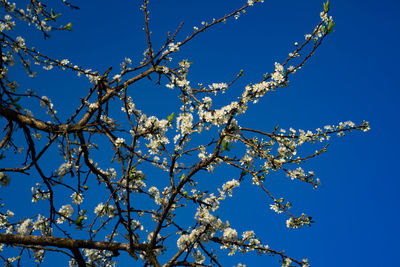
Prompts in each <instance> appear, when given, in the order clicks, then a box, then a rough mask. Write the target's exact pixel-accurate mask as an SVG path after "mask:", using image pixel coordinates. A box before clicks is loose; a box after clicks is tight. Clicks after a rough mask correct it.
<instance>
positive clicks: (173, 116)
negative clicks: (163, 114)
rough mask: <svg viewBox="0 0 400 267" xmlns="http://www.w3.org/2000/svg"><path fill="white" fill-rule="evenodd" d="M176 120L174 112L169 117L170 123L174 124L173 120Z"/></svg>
mask: <svg viewBox="0 0 400 267" xmlns="http://www.w3.org/2000/svg"><path fill="white" fill-rule="evenodd" d="M174 118H175V112H172V113H171V115H169V116H168V118H167V119H168V121H169V122H172V120H173V119H174Z"/></svg>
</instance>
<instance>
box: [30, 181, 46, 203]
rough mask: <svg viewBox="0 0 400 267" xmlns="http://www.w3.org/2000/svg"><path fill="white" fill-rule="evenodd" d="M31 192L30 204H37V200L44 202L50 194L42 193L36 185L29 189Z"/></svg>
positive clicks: (38, 185)
mask: <svg viewBox="0 0 400 267" xmlns="http://www.w3.org/2000/svg"><path fill="white" fill-rule="evenodd" d="M31 191H32V202H38V201H39V200H46V199H49V198H50V192H48V191H44V190H43V189H42V185H41V184H39V183H36V187H32V188H31Z"/></svg>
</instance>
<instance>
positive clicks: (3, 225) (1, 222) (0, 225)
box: [0, 210, 14, 229]
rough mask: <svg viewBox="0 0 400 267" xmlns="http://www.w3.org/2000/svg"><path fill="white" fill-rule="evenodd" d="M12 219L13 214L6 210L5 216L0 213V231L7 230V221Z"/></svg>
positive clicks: (8, 224)
mask: <svg viewBox="0 0 400 267" xmlns="http://www.w3.org/2000/svg"><path fill="white" fill-rule="evenodd" d="M12 217H14V212H12V211H10V210H7V212H6V213H5V214H3V213H0V229H7V228H8V227H9V226H10V223H9V222H8V220H9V219H10V218H12Z"/></svg>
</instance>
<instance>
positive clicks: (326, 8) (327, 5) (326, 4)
mask: <svg viewBox="0 0 400 267" xmlns="http://www.w3.org/2000/svg"><path fill="white" fill-rule="evenodd" d="M324 11H325V13H328V11H329V0H328V1H326V3H324Z"/></svg>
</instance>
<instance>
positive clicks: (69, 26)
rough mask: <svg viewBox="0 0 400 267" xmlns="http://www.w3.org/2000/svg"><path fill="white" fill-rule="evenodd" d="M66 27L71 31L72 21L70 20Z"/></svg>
mask: <svg viewBox="0 0 400 267" xmlns="http://www.w3.org/2000/svg"><path fill="white" fill-rule="evenodd" d="M64 29H65V30H67V31H70V32H71V31H72V23H71V22H70V23H68V24H67V25H65V26H64Z"/></svg>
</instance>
